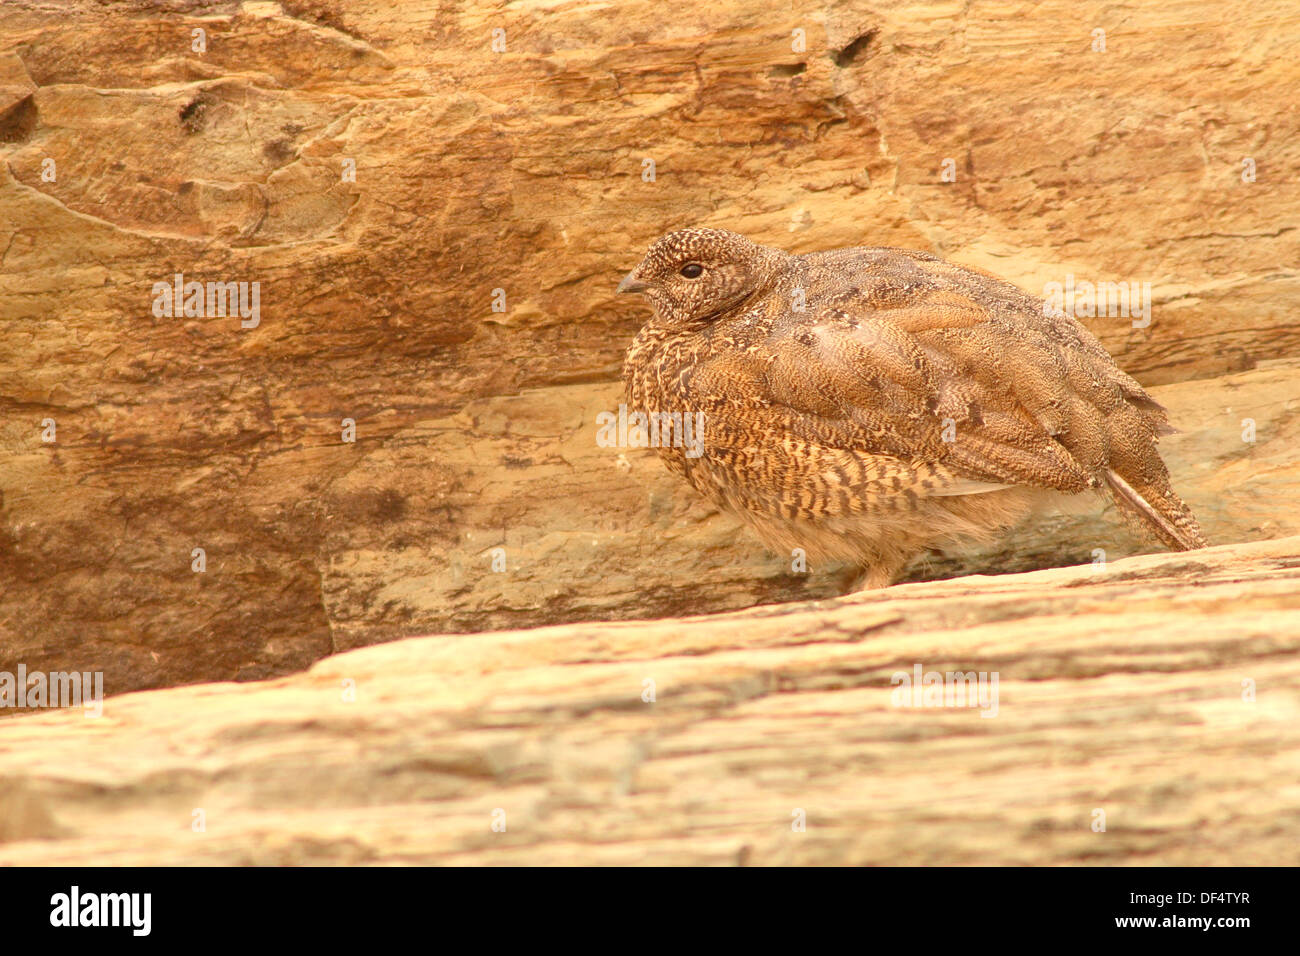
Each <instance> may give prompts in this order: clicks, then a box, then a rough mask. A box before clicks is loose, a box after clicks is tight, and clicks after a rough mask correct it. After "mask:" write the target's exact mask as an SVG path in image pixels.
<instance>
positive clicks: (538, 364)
mask: <svg viewBox="0 0 1300 956" xmlns="http://www.w3.org/2000/svg"><path fill="white" fill-rule="evenodd" d="M1298 26H1300V23H1298V22H1297V20H1296V15H1295V11H1294V9H1293V7H1292V5H1290V4H1289V3H1284V2H1281V0H1274V2H1269V0H1265V2H1262V3H1257V4H1253V5H1251V6H1250V8H1249V9H1248V10H1245V11H1239V12H1238V14H1237V15H1234V16H1231V17H1224V15H1223V10H1222V6H1221V5H1220V4H1213V3H1209V2H1206V0H1186V2H1176V3H1168V4H1159V5H1151V4H1132V5H1127V6H1126V5H1119V6H1116V5H1115V4H1103V3H1090V2H1085V3H1078V2H1074V0H1048V2H1044V3H1029V2H1024V3H1019V2H999V3H980V4H963V3H924V2H922V3H916V2H884V3H835V4H822V3H800V2H795V3H794V4H790V5H783V6H781V7H780V9H777V8H774V7H773V5H772V4H770V3H760V2H746V0H738V2H732V3H727V4H723V5H720V6H717V7H712V8H701V9H699V10H695V11H693V15H692V16H691V17H676V16H674V17H672V18H665V17H664V16H663V15H662V4H655V3H649V2H630V3H620V4H618V5H616V6H613V7H608V8H601V9H599V10H593V9H592V8H591V6H590V5H589V4H586V3H581V2H571V3H564V2H561V3H520V4H511V5H509V6H508V7H507V8H505V9H503V10H500V9H497V8H496V6H495V5H489V4H477V3H453V4H409V5H406V4H399V5H390V4H376V3H365V2H363V3H354V2H350V0H295V2H284V3H280V4H276V3H253V2H248V3H235V2H229V3H221V2H217V3H199V2H185V0H175V2H162V3H143V2H138V3H133V2H130V0H127V2H122V3H115V4H101V3H98V2H92V0H70V2H68V3H62V4H57V5H51V4H48V3H44V2H39V0H7V2H5V3H4V4H3V6H0V159H2V160H3V161H2V162H0V586H2V587H3V596H2V598H0V671H13V670H15V669H16V666H17V664H19V663H24V664H25V665H26V666H27V667H28V668H30V669H33V670H35V669H55V668H62V667H75V668H77V669H82V670H102V671H103V672H104V674H105V682H106V686H107V688H108V690H109V692H110V693H121V692H125V691H130V690H135V689H141V688H150V687H158V686H162V685H174V684H179V683H186V682H194V681H205V680H207V681H210V680H248V679H254V678H265V677H271V676H276V675H284V674H288V673H290V672H293V671H297V670H301V669H302V668H304V667H306V666H308V665H310V664H311V663H312V662H314V661H317V660H319V659H320V658H322V657H324V656H326V655H328V654H330V653H331V652H333V651H336V650H342V649H346V648H351V647H357V646H360V645H365V644H372V643H375V642H378V641H385V640H391V639H394V638H397V637H402V636H408V635H412V634H421V633H447V632H477V631H482V630H485V629H491V628H525V627H533V626H537V625H547V624H558V623H564V622H574V621H582V620H592V621H601V620H615V619H633V618H662V617H675V616H680V615H687V614H698V613H706V612H717V611H724V610H729V609H737V608H743V607H750V606H753V605H757V604H775V603H779V602H786V601H793V600H801V599H802V600H807V599H815V598H824V597H829V596H832V595H835V594H838V593H839V592H840V589H841V587H842V584H843V575H842V574H841V572H840V570H839V569H836V568H816V567H814V568H811V569H809V571H808V572H807V573H798V572H796V571H795V570H794V569H793V568H792V566H791V562H790V559H789V556H781V555H771V554H768V553H766V552H764V551H763V550H762V549H761V547H759V546H758V544H757V543H756V542H755V541H754V540H753V539H751V538H750V537H748V536H747V535H746V534H744V533H743V532H741V531H740V530H739V529H738V527H737V525H736V524H735V523H734V522H733V521H732V520H731V519H729V518H726V517H724V516H721V515H719V514H717V513H715V512H714V511H712V510H711V509H710V508H709V507H708V506H706V505H705V504H704V503H703V502H702V501H700V500H699V499H698V498H697V496H695V495H694V493H693V492H691V491H690V489H689V488H687V487H685V486H684V485H682V484H681V483H680V482H677V481H676V480H675V479H673V478H671V477H670V476H669V475H667V474H666V473H665V472H664V471H663V469H662V468H661V466H660V465H659V463H658V462H657V460H656V459H655V457H654V453H653V452H651V451H648V450H645V449H639V448H605V447H601V446H600V445H599V444H598V443H597V441H596V434H597V426H596V415H597V414H598V413H599V412H601V411H617V408H618V403H619V401H620V392H619V385H618V372H619V364H620V362H621V357H622V354H623V351H624V349H625V348H626V346H627V344H628V342H629V340H630V339H631V337H632V335H633V333H634V332H635V330H636V329H637V328H638V326H639V324H640V323H641V321H642V314H641V312H640V306H638V305H637V304H636V303H631V302H623V301H618V300H616V299H615V297H614V294H613V290H614V286H615V284H616V283H617V281H618V279H619V277H620V276H621V275H622V274H623V273H624V272H625V271H626V270H627V269H628V268H630V267H631V266H632V265H633V264H634V263H635V262H636V261H637V260H638V259H639V258H640V256H641V254H642V253H643V251H644V249H645V247H646V245H647V244H648V243H649V242H650V241H651V240H652V239H653V238H654V237H656V236H658V235H660V234H662V233H664V232H666V231H669V230H671V229H673V228H677V227H681V226H684V225H690V224H707V225H717V226H722V227H726V228H729V229H733V230H736V231H740V232H744V233H746V234H748V235H750V236H752V237H753V238H755V239H756V240H759V241H761V242H764V243H768V244H772V245H780V246H783V247H785V248H788V249H790V250H792V251H798V252H804V251H809V250H814V249H823V248H832V247H836V246H848V245H902V246H909V247H914V248H922V249H927V250H930V251H933V252H937V253H939V254H942V255H945V256H949V257H951V258H954V259H956V260H957V261H960V262H963V263H966V264H971V265H976V266H980V267H983V268H986V269H989V270H990V271H993V272H996V273H998V274H1000V275H1002V276H1004V277H1006V278H1008V279H1010V280H1012V281H1016V282H1018V283H1020V284H1021V285H1022V286H1024V287H1025V288H1027V289H1030V290H1031V291H1035V292H1041V291H1044V290H1045V289H1046V288H1047V287H1048V284H1049V283H1053V282H1057V283H1061V284H1062V285H1067V284H1069V285H1074V286H1075V287H1076V288H1079V289H1082V288H1084V287H1083V286H1082V285H1080V284H1081V283H1084V282H1091V283H1100V282H1116V283H1120V282H1122V283H1125V284H1130V283H1136V284H1137V286H1138V289H1139V290H1143V289H1146V290H1147V292H1149V298H1143V299H1142V300H1141V301H1142V302H1143V303H1145V304H1148V305H1149V310H1147V309H1145V307H1144V308H1140V309H1136V311H1135V314H1131V315H1130V314H1120V315H1110V314H1103V315H1089V314H1088V310H1087V308H1086V303H1084V305H1083V306H1080V307H1077V308H1076V311H1077V312H1079V314H1081V317H1082V321H1084V322H1085V323H1086V324H1087V325H1089V327H1090V328H1092V329H1093V331H1094V332H1096V334H1097V335H1098V336H1099V337H1100V338H1101V340H1102V342H1103V343H1104V344H1105V345H1106V346H1107V348H1108V349H1110V351H1111V352H1112V354H1114V355H1115V356H1116V358H1117V361H1118V362H1119V363H1120V365H1121V366H1122V367H1124V368H1125V369H1126V370H1128V371H1129V372H1131V373H1132V374H1133V375H1135V376H1136V377H1137V378H1138V379H1139V380H1141V381H1142V382H1143V383H1144V384H1147V385H1150V386H1153V387H1154V394H1156V395H1157V397H1158V398H1160V400H1161V401H1163V402H1166V403H1167V404H1168V405H1169V407H1170V409H1171V412H1172V418H1173V420H1174V422H1175V424H1176V425H1177V426H1178V427H1179V428H1180V429H1182V433H1181V434H1179V435H1176V436H1171V437H1170V438H1168V439H1166V441H1165V443H1164V445H1163V447H1164V448H1165V449H1166V450H1167V458H1168V460H1169V462H1170V465H1171V468H1172V470H1173V472H1174V478H1175V486H1176V487H1177V488H1178V489H1179V491H1180V493H1182V494H1183V495H1184V497H1185V498H1187V500H1188V501H1189V503H1190V504H1191V506H1192V507H1193V508H1194V509H1195V510H1196V511H1197V513H1198V515H1200V517H1201V518H1202V522H1203V524H1204V526H1205V529H1206V532H1207V534H1208V536H1209V537H1210V539H1211V541H1213V542H1215V543H1218V544H1231V543H1236V542H1247V541H1255V540H1260V539H1269V538H1278V537H1281V536H1284V535H1287V534H1296V533H1300V508H1297V506H1296V502H1297V500H1298V499H1300V488H1298V487H1297V485H1298V483H1300V460H1298V455H1300V452H1297V449H1298V448H1300V310H1297V308H1296V303H1297V299H1298V295H1297V293H1300V270H1298V268H1297V262H1300V233H1298V232H1297V223H1298V222H1300V176H1297V174H1296V170H1297V168H1300V136H1297V135H1296V134H1297V124H1298V120H1297V114H1296V112H1295V110H1292V109H1288V108H1286V106H1285V104H1289V103H1294V102H1296V101H1297V100H1298V99H1300V72H1297V70H1296V67H1295V63H1296V57H1295V56H1294V55H1293V54H1294V53H1295V41H1294V37H1295V36H1296V35H1297V34H1296V30H1297V27H1298ZM1097 31H1102V33H1098V32H1097ZM178 275H180V276H181V277H182V278H181V280H180V282H181V284H182V286H181V287H182V296H181V301H180V302H174V303H172V304H171V305H172V308H171V309H170V310H169V309H168V308H166V307H165V306H166V303H165V302H163V301H161V299H162V295H163V294H162V293H161V292H159V291H158V290H157V289H156V288H155V284H161V285H162V286H163V287H171V286H172V284H174V283H175V282H176V277H177V276H178ZM189 281H197V282H202V283H205V284H206V283H218V282H219V283H248V284H249V286H247V287H246V291H247V292H248V293H249V296H250V298H249V299H246V300H245V305H246V307H248V308H246V311H247V312H248V315H246V316H241V315H239V314H234V315H232V314H225V315H220V314H210V313H209V312H208V309H207V305H208V303H207V300H206V299H205V300H204V308H203V309H202V310H199V309H198V308H193V309H191V310H190V311H191V314H187V313H186V309H185V307H184V299H185V295H184V283H185V282H189ZM252 283H257V295H258V299H257V307H256V309H253V308H251V306H252V301H251V290H252V285H251V284H252ZM1147 283H1149V287H1146V286H1144V284H1147ZM1147 292H1144V295H1145V294H1147ZM194 305H195V306H197V302H195V303H194ZM1131 305H1136V303H1131ZM226 311H227V312H228V311H229V310H226ZM1104 311H1105V310H1104V309H1103V312H1104ZM169 312H170V314H169ZM347 422H351V423H352V424H351V426H349V425H348V424H347ZM349 428H352V429H354V432H351V433H350V432H349ZM347 437H352V438H354V439H355V440H351V441H348V440H345V438H347ZM1146 547H1148V546H1147V545H1146V544H1144V543H1142V542H1136V541H1133V540H1132V539H1130V538H1129V537H1127V532H1126V531H1125V530H1124V529H1123V528H1122V526H1121V525H1119V523H1118V522H1117V521H1115V520H1113V516H1110V515H1107V514H1103V513H1102V508H1101V504H1100V502H1091V501H1088V502H1082V503H1081V505H1080V510H1079V511H1078V512H1077V513H1075V514H1071V515H1063V516H1061V517H1059V518H1052V519H1050V520H1048V521H1046V522H1044V523H1042V524H1039V525H1036V526H1034V527H1030V528H1026V529H1024V530H1023V531H1022V532H1021V533H1019V534H1018V535H1016V536H1013V537H1011V538H1009V539H1008V540H1007V541H1006V542H1005V543H1003V544H1001V545H999V546H998V547H997V548H995V549H993V550H990V551H984V552H978V553H971V554H954V555H936V556H934V557H933V558H932V559H930V560H929V561H928V562H927V563H926V564H924V565H922V566H918V567H917V568H914V569H913V572H912V576H913V577H914V578H917V577H925V576H931V577H933V576H940V577H951V576H955V575H960V574H964V573H970V572H972V571H977V572H984V573H999V572H1007V571H1022V570H1028V569H1032V568H1042V567H1048V566H1054V565H1064V564H1077V563H1080V562H1092V561H1093V560H1100V558H1098V557H1097V556H1098V553H1099V552H1101V553H1104V554H1103V556H1104V558H1105V559H1106V560H1109V561H1113V560H1115V559H1116V558H1119V557H1121V556H1122V555H1124V554H1128V553H1133V552H1135V551H1138V550H1142V549H1143V548H1146ZM199 549H201V550H199ZM1244 553H1250V552H1244ZM1184 560H1196V559H1184ZM198 568H202V570H196V569H198ZM1224 587H1225V588H1226V587H1227V586H1226V585H1224ZM1218 593H1221V594H1222V595H1223V600H1224V601H1225V602H1226V601H1228V600H1229V594H1228V591H1227V590H1223V591H1221V592H1218ZM1170 600H1171V601H1172V600H1173V599H1172V598H1171V599H1170ZM544 633H550V632H544ZM593 633H595V632H593ZM606 633H607V635H608V638H607V639H608V640H609V641H614V640H615V636H616V635H617V636H618V639H620V640H621V639H622V638H621V635H623V634H625V633H631V632H629V631H625V630H623V629H617V628H615V629H610V630H609V631H608V632H606ZM645 633H647V634H649V633H651V632H650V631H646V632H645ZM1162 633H1163V632H1162ZM1279 639H1280V638H1279ZM729 640H731V641H735V640H736V638H735V637H732V638H729ZM448 646H449V647H452V646H454V647H456V648H461V649H465V652H467V653H468V652H469V650H468V649H470V648H473V647H474V646H476V645H475V644H474V642H473V641H472V640H470V639H466V640H465V641H457V642H454V644H449V645H448ZM485 646H488V645H485ZM1117 646H1118V645H1117ZM439 653H440V654H441V653H443V652H439ZM475 653H477V652H475ZM484 653H486V652H484ZM801 653H804V652H801ZM806 653H813V651H807V652H806ZM1107 653H1110V651H1107ZM1115 653H1119V651H1115ZM1171 653H1172V652H1171ZM1031 657H1032V655H1029V654H1028V651H1026V652H1025V657H1024V660H1025V661H1030V660H1031ZM443 659H444V658H442V657H439V661H442V660H443ZM448 659H450V658H448ZM1023 666H1025V667H1031V666H1044V667H1045V666H1047V665H1045V664H1041V665H1031V664H1030V663H1025V664H1024V665H1023ZM313 679H314V678H313ZM231 693H233V691H226V690H223V691H221V693H220V695H219V696H221V697H222V699H223V700H227V699H228V700H229V701H231V702H233V701H234V700H235V698H234V697H229V696H228V695H229V694H231ZM223 695H224V696H223ZM174 699H181V698H174ZM184 699H186V700H189V699H190V698H184ZM584 706H585V705H584ZM42 719H44V718H42ZM866 723H869V722H865V721H864V722H863V725H864V726H865V725H866ZM475 759H478V758H475ZM521 759H522V758H521ZM475 772H477V771H475ZM485 772H486V771H485ZM494 772H495V771H494ZM575 772H577V771H575ZM525 776H527V774H525ZM1051 825H1055V824H1051ZM482 838H483V839H484V840H487V839H489V836H488V835H487V834H484V835H483V837H482ZM719 845H720V846H722V844H719ZM1098 845H1101V844H1098ZM733 849H734V847H732V846H730V845H729V844H728V845H727V846H726V847H725V852H726V853H730V852H732V850H733ZM178 852H179V851H178Z"/></svg>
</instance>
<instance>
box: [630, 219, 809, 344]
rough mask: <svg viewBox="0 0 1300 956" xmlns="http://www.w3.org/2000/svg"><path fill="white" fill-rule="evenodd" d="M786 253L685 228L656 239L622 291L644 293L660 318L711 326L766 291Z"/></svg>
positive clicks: (721, 234)
mask: <svg viewBox="0 0 1300 956" xmlns="http://www.w3.org/2000/svg"><path fill="white" fill-rule="evenodd" d="M784 258H786V254H785V253H784V252H781V251H779V250H777V249H769V248H767V247H766V246H760V245H758V244H757V243H754V242H750V241H749V240H748V239H746V238H745V237H744V236H742V235H738V234H737V233H734V232H727V231H726V230H725V229H681V230H679V231H677V232H670V233H668V234H667V235H666V236H662V237H661V238H659V239H657V240H656V241H655V243H654V245H652V246H651V247H650V250H649V251H648V252H647V253H646V254H645V258H644V259H642V260H641V263H640V264H639V265H638V266H637V267H636V268H635V269H633V270H632V271H631V272H629V273H628V274H627V276H626V277H624V279H623V281H622V282H620V283H619V285H618V291H619V292H640V293H642V294H643V295H645V297H646V298H647V299H649V300H650V304H651V305H652V306H654V309H655V312H656V313H657V314H658V316H659V318H660V319H662V320H665V321H669V322H672V323H673V324H682V325H693V324H698V323H700V322H706V321H709V320H710V319H712V318H713V317H714V316H716V315H718V314H719V313H721V312H724V311H725V310H727V309H728V308H730V307H731V306H733V305H736V304H737V303H739V302H741V301H742V300H743V299H745V298H746V297H747V296H749V295H751V294H752V293H753V292H755V291H756V290H758V289H759V288H761V287H762V286H763V285H764V283H765V282H766V281H767V279H768V278H769V277H770V276H771V275H772V272H773V269H774V268H775V266H776V265H777V264H778V261H779V260H781V259H784Z"/></svg>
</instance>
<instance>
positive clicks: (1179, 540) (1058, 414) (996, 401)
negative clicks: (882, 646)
mask: <svg viewBox="0 0 1300 956" xmlns="http://www.w3.org/2000/svg"><path fill="white" fill-rule="evenodd" d="M618 291H619V292H639V293H642V294H644V295H645V296H646V298H647V299H648V300H649V301H650V304H651V305H652V306H653V308H654V313H655V314H654V317H653V318H652V319H651V320H650V321H649V322H648V323H646V325H645V327H644V328H642V329H641V331H640V333H639V334H638V335H637V336H636V338H635V339H634V340H633V342H632V346H631V348H630V349H629V350H628V353H627V360H626V363H625V365H624V369H623V378H624V381H625V383H626V386H627V393H628V402H629V407H630V409H632V410H638V411H641V412H644V413H647V414H653V413H659V414H660V416H661V418H660V420H662V421H664V422H665V423H667V422H668V421H670V420H674V419H671V418H670V417H669V416H673V415H674V414H676V415H698V413H702V418H695V419H693V420H698V421H700V422H701V424H702V426H703V433H702V435H698V436H695V438H696V440H697V441H699V442H700V444H699V445H698V447H697V448H695V449H694V451H693V452H692V449H691V448H690V443H687V442H680V441H679V442H673V441H669V440H667V439H666V436H665V435H661V436H660V438H661V440H660V441H659V442H658V444H659V452H660V454H661V455H662V456H663V459H664V461H665V462H666V463H667V465H668V467H669V468H670V469H672V470H673V471H674V472H676V473H678V474H679V475H681V476H683V477H685V478H686V479H687V480H688V481H689V482H690V483H691V484H692V485H693V486H694V487H695V488H696V489H697V490H698V491H700V492H701V493H703V494H704V495H705V496H707V497H708V498H709V499H710V500H712V501H713V502H714V503H716V504H717V505H719V506H721V507H724V508H727V509H730V510H731V511H734V512H736V513H737V514H739V515H740V516H741V517H742V518H744V519H745V520H746V521H747V522H748V523H749V524H750V525H751V526H752V527H753V528H754V530H755V531H756V532H757V533H758V535H759V537H760V538H761V539H762V540H763V541H764V543H765V544H767V545H768V547H770V548H772V549H774V550H777V551H779V552H783V553H787V554H788V553H790V552H791V550H792V549H794V548H803V549H804V552H805V553H806V554H807V555H809V556H810V557H812V558H814V559H816V558H822V559H836V560H844V561H849V562H851V563H854V564H856V565H858V566H860V567H861V568H862V570H863V583H864V585H865V586H867V587H880V586H884V585H887V584H890V583H892V582H893V581H894V580H896V579H897V577H898V575H899V574H900V572H901V571H902V569H903V568H904V566H905V565H906V564H907V563H908V562H909V561H910V560H911V559H912V558H913V557H915V556H917V555H918V554H921V553H922V552H924V551H926V550H927V549H930V548H936V547H944V546H946V545H951V544H954V543H960V542H963V541H969V540H976V539H987V538H989V537H991V536H992V535H994V534H996V533H997V532H998V531H999V530H1001V529H1005V528H1007V527H1009V526H1011V525H1013V524H1015V523H1016V522H1018V521H1020V520H1021V519H1023V518H1024V517H1026V516H1027V515H1028V514H1029V513H1030V512H1031V511H1033V510H1035V509H1036V508H1037V507H1038V506H1039V505H1040V504H1042V503H1043V502H1044V500H1045V499H1046V498H1047V497H1048V496H1050V495H1052V494H1059V493H1075V494H1077V493H1081V492H1085V491H1087V490H1089V489H1096V490H1098V491H1103V492H1108V493H1109V494H1110V495H1111V496H1112V497H1113V498H1114V500H1115V503H1116V505H1117V506H1118V507H1119V509H1120V511H1121V512H1122V513H1123V514H1124V515H1125V516H1126V517H1127V518H1128V519H1129V520H1130V522H1131V523H1133V524H1135V525H1138V526H1141V527H1143V528H1144V529H1145V530H1147V531H1149V532H1151V533H1153V534H1154V535H1155V537H1156V538H1158V539H1159V540H1160V541H1162V542H1163V543H1164V544H1165V545H1166V546H1168V547H1170V548H1173V549H1176V550H1190V549H1192V548H1200V547H1205V543H1206V542H1205V539H1204V538H1203V537H1202V535H1201V531H1200V528H1199V527H1198V526H1197V523H1196V519H1195V517H1194V516H1193V515H1192V513H1191V511H1190V510H1189V509H1188V507H1187V505H1185V504H1184V503H1183V501H1182V500H1181V499H1180V498H1179V497H1178V496H1177V495H1176V494H1175V493H1174V491H1173V489H1172V488H1171V487H1170V484H1169V474H1168V471H1167V470H1166V468H1165V465H1164V462H1163V461H1162V460H1161V458H1160V455H1159V453H1158V452H1157V450H1156V441H1157V437H1158V436H1159V435H1161V434H1164V433H1167V432H1169V431H1171V430H1172V429H1170V427H1169V424H1168V419H1167V416H1166V414H1165V410H1164V408H1163V407H1162V406H1160V405H1159V404H1157V403H1156V402H1155V401H1154V400H1153V399H1152V398H1151V397H1150V396H1149V395H1147V393H1146V392H1145V391H1144V390H1143V389H1142V387H1141V386H1140V385H1139V384H1138V383H1137V382H1136V381H1134V380H1133V379H1132V378H1130V377H1129V376H1128V375H1126V374H1125V373H1124V372H1122V371H1120V369H1119V368H1118V367H1116V365H1115V363H1114V361H1113V360H1112V359H1111V357H1110V355H1109V354H1107V352H1106V350H1105V349H1104V348H1102V346H1101V343H1099V342H1098V341H1097V339H1096V338H1095V337H1094V336H1093V335H1092V333H1090V332H1089V331H1088V330H1087V329H1086V328H1084V327H1083V326H1082V325H1081V324H1079V322H1077V321H1076V320H1075V319H1074V318H1072V317H1070V316H1067V315H1065V314H1064V313H1061V312H1055V313H1051V312H1047V311H1046V310H1045V309H1044V308H1043V303H1042V302H1041V301H1040V300H1037V299H1035V298H1033V297H1032V296H1030V295H1028V294H1027V293H1025V292H1022V291H1021V290H1020V289H1018V288H1016V287H1015V286H1013V285H1011V284H1009V283H1007V282H1004V281H1002V280H1000V279H998V278H997V277H995V276H993V275H990V274H988V273H985V272H980V271H977V270H974V269H970V268H966V267H962V266H958V265H954V264H953V263H950V262H945V261H944V260H942V259H939V258H937V257H936V256H933V255H930V254H928V253H924V252H914V251H911V250H906V249H885V248H857V249H837V250H833V251H830V252H816V253H810V254H808V255H802V256H795V255H790V254H787V253H785V252H782V251H780V250H778V249H772V248H768V247H766V246H760V245H757V244H756V243H753V242H751V241H750V240H748V239H746V238H745V237H744V236H740V235H737V234H735V233H732V232H726V231H723V230H720V229H684V230H682V231H680V232H674V233H670V234H668V235H666V236H663V237H662V238H660V239H659V240H658V241H656V242H655V243H654V245H652V246H651V247H650V250H649V252H647V253H646V256H645V258H644V259H643V260H642V261H641V263H640V264H639V265H638V266H637V267H636V268H635V269H633V270H632V272H630V273H629V274H628V276H627V277H626V278H625V279H624V280H623V281H622V283H621V284H620V285H619V287H618ZM676 420H680V419H676Z"/></svg>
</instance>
